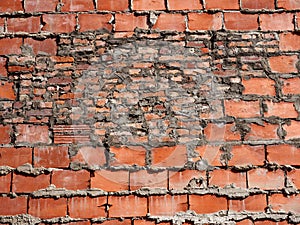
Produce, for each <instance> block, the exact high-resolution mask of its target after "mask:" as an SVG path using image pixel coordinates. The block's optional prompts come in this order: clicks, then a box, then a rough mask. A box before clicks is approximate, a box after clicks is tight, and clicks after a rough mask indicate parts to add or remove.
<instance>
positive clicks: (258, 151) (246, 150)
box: [228, 145, 265, 166]
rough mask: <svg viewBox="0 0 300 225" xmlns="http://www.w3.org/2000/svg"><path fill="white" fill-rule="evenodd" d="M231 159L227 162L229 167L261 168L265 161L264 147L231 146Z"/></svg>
mask: <svg viewBox="0 0 300 225" xmlns="http://www.w3.org/2000/svg"><path fill="white" fill-rule="evenodd" d="M230 153H231V154H232V158H231V159H230V160H229V162H228V165H229V166H247V165H254V166H262V165H264V160H265V149H264V146H262V145H258V146H251V145H236V146H232V148H231V152H230Z"/></svg>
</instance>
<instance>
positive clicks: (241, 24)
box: [224, 12, 258, 30]
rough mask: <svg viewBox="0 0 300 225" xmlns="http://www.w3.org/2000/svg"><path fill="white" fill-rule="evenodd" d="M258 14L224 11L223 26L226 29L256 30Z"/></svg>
mask: <svg viewBox="0 0 300 225" xmlns="http://www.w3.org/2000/svg"><path fill="white" fill-rule="evenodd" d="M257 18H258V15H254V14H242V13H240V12H230V13H224V21H225V28H226V29H228V30H257V29H258V23H257Z"/></svg>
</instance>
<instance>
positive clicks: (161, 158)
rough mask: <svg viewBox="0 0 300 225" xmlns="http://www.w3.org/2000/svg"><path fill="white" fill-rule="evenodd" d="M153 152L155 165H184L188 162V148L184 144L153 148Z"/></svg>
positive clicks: (153, 163)
mask: <svg viewBox="0 0 300 225" xmlns="http://www.w3.org/2000/svg"><path fill="white" fill-rule="evenodd" d="M151 152H152V165H153V166H155V167H173V166H184V164H185V163H186V162H187V150H186V147H185V146H183V145H177V146H173V147H166V146H165V147H159V148H153V149H152V151H151Z"/></svg>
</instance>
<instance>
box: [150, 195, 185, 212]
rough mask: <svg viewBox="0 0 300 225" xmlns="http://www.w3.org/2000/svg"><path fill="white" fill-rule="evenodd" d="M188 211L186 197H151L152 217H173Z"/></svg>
mask: <svg viewBox="0 0 300 225" xmlns="http://www.w3.org/2000/svg"><path fill="white" fill-rule="evenodd" d="M187 209H188V202H187V196H186V195H164V196H150V197H149V213H150V215H151V216H173V215H175V214H176V213H177V212H185V211H186V210H187Z"/></svg>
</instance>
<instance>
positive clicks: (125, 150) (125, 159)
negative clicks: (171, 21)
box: [110, 146, 146, 166]
mask: <svg viewBox="0 0 300 225" xmlns="http://www.w3.org/2000/svg"><path fill="white" fill-rule="evenodd" d="M110 152H111V153H113V154H114V161H112V162H111V165H112V166H120V165H131V166H132V165H138V166H145V162H146V149H145V148H144V147H141V146H128V147H127V146H121V147H113V146H111V147H110Z"/></svg>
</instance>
